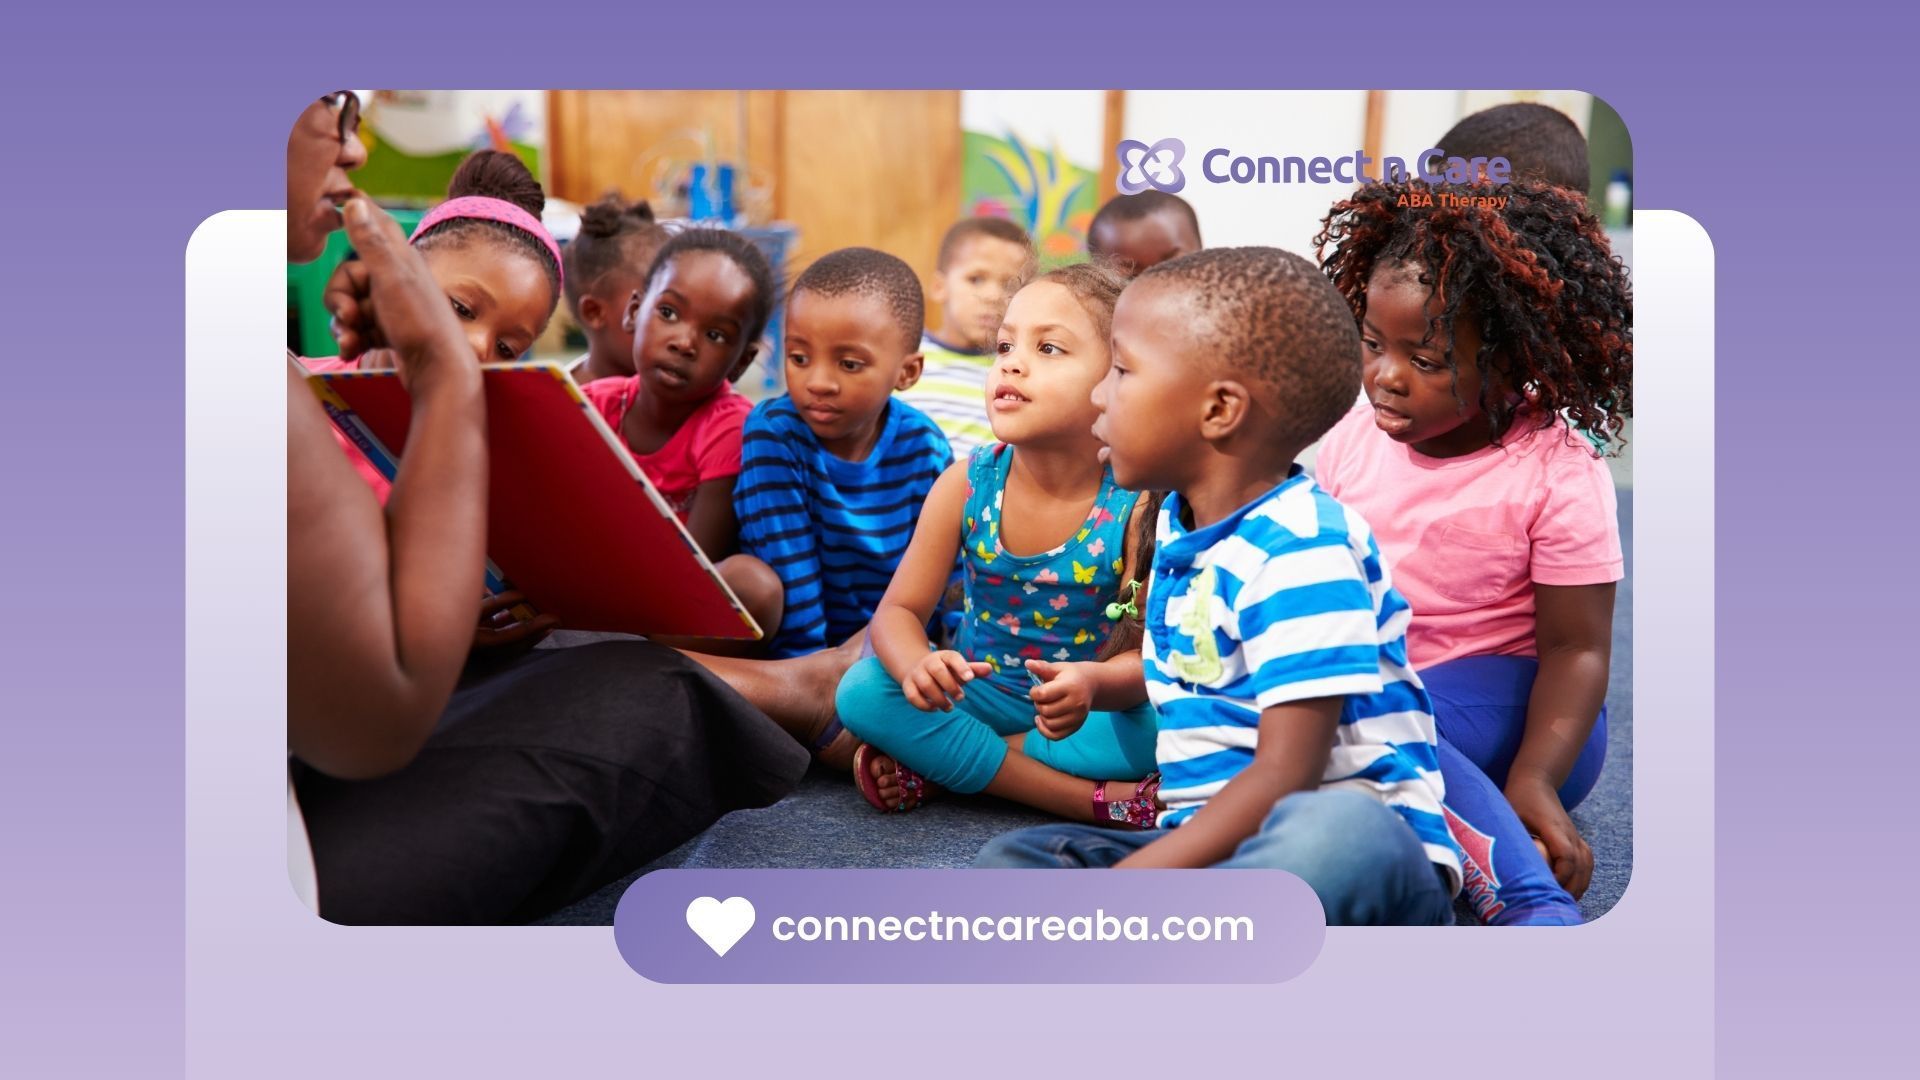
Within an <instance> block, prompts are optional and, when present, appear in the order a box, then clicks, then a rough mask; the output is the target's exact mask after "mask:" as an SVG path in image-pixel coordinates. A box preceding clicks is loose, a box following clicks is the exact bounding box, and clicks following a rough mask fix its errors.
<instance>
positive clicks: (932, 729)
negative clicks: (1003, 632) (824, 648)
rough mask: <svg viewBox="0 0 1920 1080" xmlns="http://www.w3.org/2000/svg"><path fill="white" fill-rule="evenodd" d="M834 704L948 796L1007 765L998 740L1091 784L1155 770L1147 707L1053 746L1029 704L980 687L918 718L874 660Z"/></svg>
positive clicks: (852, 727)
mask: <svg viewBox="0 0 1920 1080" xmlns="http://www.w3.org/2000/svg"><path fill="white" fill-rule="evenodd" d="M835 704H836V705H837V706H838V708H839V712H840V722H841V723H842V724H845V725H846V727H847V730H849V731H851V732H853V733H854V734H855V735H857V736H859V737H860V738H861V739H862V740H863V741H865V742H870V743H872V744H873V745H875V746H877V747H879V748H880V749H882V750H884V751H886V752H887V753H888V754H890V755H892V756H893V759H894V760H895V761H898V762H900V763H901V764H902V765H905V766H906V767H907V768H909V769H912V770H913V771H914V772H917V773H919V774H920V775H922V776H924V777H926V778H927V779H929V780H931V781H933V782H934V783H936V784H939V785H940V786H941V787H944V788H946V789H948V790H949V791H958V792H965V793H971V792H976V791H980V790H982V789H984V788H985V787H986V786H987V785H988V784H989V783H991V782H992V781H993V777H994V774H995V773H997V772H999V771H1000V764H1001V762H1003V761H1005V760H1006V759H1007V744H1006V740H1005V739H1004V738H1003V736H1007V735H1017V734H1019V733H1021V732H1023V731H1024V732H1026V733H1027V737H1026V741H1025V742H1023V743H1022V744H1021V747H1020V750H1021V753H1024V754H1025V755H1027V756H1028V757H1030V758H1032V759H1034V760H1035V761H1038V762H1040V763H1041V764H1043V765H1046V766H1048V767H1050V768H1052V769H1055V770H1057V771H1059V772H1063V773H1066V774H1068V775H1070V776H1082V777H1085V778H1087V779H1089V780H1139V779H1141V778H1143V777H1145V776H1146V775H1147V774H1148V773H1150V772H1152V771H1153V767H1154V757H1153V754H1154V741H1155V739H1156V738H1157V737H1158V728H1157V726H1156V724H1155V722H1154V713H1153V706H1151V705H1147V704H1145V703H1142V704H1140V705H1137V706H1135V707H1134V708H1131V709H1128V710H1127V711H1125V712H1101V711H1096V712H1093V713H1091V714H1089V715H1088V716H1087V722H1086V723H1084V724H1082V725H1081V726H1080V730H1078V731H1076V732H1074V733H1073V734H1072V735H1069V736H1068V737H1066V738H1064V739H1061V740H1059V741H1058V742H1056V741H1054V740H1052V739H1049V738H1047V737H1046V736H1045V735H1042V734H1040V732H1039V731H1037V730H1035V729H1034V726H1033V702H1032V701H1029V700H1028V699H1027V698H1026V697H1024V696H1022V697H1017V698H1016V697H1014V696H1013V695H1012V694H1009V693H1007V692H1006V691H1005V690H1002V689H1000V688H998V687H996V686H992V685H990V684H988V683H987V682H986V681H984V680H980V679H976V680H974V681H973V682H970V683H968V684H967V695H966V697H964V698H962V699H961V700H960V701H959V702H958V703H957V704H955V705H954V707H953V709H952V711H950V712H940V711H938V710H936V711H934V712H922V711H921V710H919V709H916V708H914V707H913V705H912V704H911V703H909V702H908V701H907V697H906V694H905V693H904V692H902V691H901V689H900V684H899V683H897V682H894V681H893V676H891V675H889V674H887V669H886V668H884V667H882V666H881V664H880V660H879V658H878V657H868V658H867V659H865V660H862V661H860V662H859V663H857V664H855V665H853V667H852V668H851V669H849V670H848V671H847V674H846V677H845V678H842V679H841V680H840V692H839V694H838V695H836V700H835Z"/></svg>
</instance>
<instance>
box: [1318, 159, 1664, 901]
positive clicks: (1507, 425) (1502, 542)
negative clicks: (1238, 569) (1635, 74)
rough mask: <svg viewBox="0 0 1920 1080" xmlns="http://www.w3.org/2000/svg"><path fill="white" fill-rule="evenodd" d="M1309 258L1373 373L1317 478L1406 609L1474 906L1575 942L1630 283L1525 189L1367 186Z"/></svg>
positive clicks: (1599, 713)
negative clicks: (1351, 520)
mask: <svg viewBox="0 0 1920 1080" xmlns="http://www.w3.org/2000/svg"><path fill="white" fill-rule="evenodd" d="M1441 193H1444V194H1445V195H1449V196H1455V197H1465V198H1466V199H1467V200H1468V201H1467V202H1466V203H1465V204H1462V203H1459V202H1453V201H1451V200H1449V199H1435V198H1433V197H1432V196H1433V195H1435V194H1441ZM1474 197H1483V198H1484V200H1485V201H1483V202H1480V203H1477V204H1476V203H1473V202H1472V201H1471V200H1472V199H1473V198H1474ZM1316 242H1317V243H1318V244H1319V245H1320V250H1321V253H1322V259H1323V262H1324V265H1325V268H1326V271H1327V274H1328V275H1329V276H1330V277H1331V278H1332V279H1333V281H1334V283H1335V284H1336V285H1337V286H1339V288H1340V291H1341V292H1342V293H1343V294H1345V295H1346V297H1347V299H1348V301H1349V302H1350V303H1351V304H1352V306H1353V310H1354V314H1355V317H1356V318H1357V319H1358V320H1359V323H1360V336H1361V341H1362V347H1363V348H1364V350H1365V360H1366V373H1365V392H1366V400H1365V401H1363V402H1361V403H1360V404H1359V405H1358V406H1357V407H1356V408H1355V409H1354V410H1353V412H1351V413H1349V414H1348V416H1347V417H1346V419H1344V420H1343V421H1341V422H1340V424H1338V425H1337V426H1335V428H1334V429H1333V430H1332V431H1331V432H1329V433H1328V435H1327V437H1326V439H1325V441H1324V442H1323V443H1322V444H1321V448H1320V453H1319V458H1318V464H1317V470H1318V474H1319V475H1318V479H1319V482H1320V484H1321V486H1322V487H1324V488H1326V489H1327V491H1329V492H1330V493H1332V494H1333V496H1334V497H1335V498H1337V499H1339V500H1341V501H1342V502H1344V503H1346V504H1347V505H1348V506H1350V507H1352V508H1354V509H1355V510H1357V511H1358V512H1359V513H1360V515H1361V516H1362V517H1364V518H1365V519H1366V520H1367V522H1368V524H1370V525H1371V526H1372V527H1373V531H1374V536H1375V538H1376V539H1377V541H1378V542H1379V544H1380V548H1381V551H1382V552H1383V553H1384V554H1385V555H1386V557H1387V559H1388V561H1389V563H1390V564H1391V565H1392V567H1393V580H1394V585H1395V586H1396V587H1398V588H1399V589H1400V591H1401V592H1402V593H1404V594H1405V596H1406V598H1407V602H1408V603H1409V604H1410V605H1412V608H1413V623H1412V625H1411V627H1410V628H1409V629H1408V631H1407V651H1408V654H1409V657H1410V659H1411V661H1412V663H1413V666H1414V667H1415V668H1416V669H1417V670H1419V672H1420V677H1421V680H1422V681H1423V682H1424V683H1425V684H1426V687H1427V691H1428V693H1429V694H1430V695H1431V696H1432V698H1433V704H1434V718H1435V721H1436V723H1437V726H1438V729H1439V735H1440V739H1439V763H1440V768H1441V772H1442V774H1443V775H1444V777H1445V779H1446V810H1447V818H1448V824H1449V825H1450V826H1451V827H1452V829H1453V833H1454V838H1455V839H1456V840H1458V841H1459V843H1460V845H1461V847H1462V848H1463V849H1465V851H1466V854H1467V859H1468V866H1467V892H1466V895H1467V896H1468V898H1469V900H1470V901H1471V902H1472V904H1473V906H1474V909H1475V911H1476V913H1477V914H1478V915H1479V916H1480V918H1481V919H1482V920H1483V921H1486V922H1489V923H1577V922H1579V921H1580V919H1581V916H1580V909H1579V907H1578V905H1577V904H1575V902H1574V900H1575V898H1577V897H1578V896H1579V895H1580V894H1581V893H1583V892H1584V891H1585V890H1586V887H1587V883H1588V881H1589V880H1590V878H1591V876H1592V872H1593V854H1592V851H1591V850H1590V849H1589V848H1588V846H1587V843H1586V841H1585V840H1584V839H1582V838H1581V836H1580V833H1579V830H1578V829H1576V828H1575V827H1574V824H1573V821H1572V819H1571V818H1570V817H1569V816H1568V814H1567V811H1568V810H1570V809H1571V808H1572V807H1573V806H1575V805H1576V804H1578V803H1579V801H1580V800H1581V799H1583V798H1585V797H1586V794H1587V792H1588V791H1590V790H1591V789H1592V787H1593V784H1594V781H1595V780H1597V779H1598V777H1599V774H1600V767H1601V764H1602V762H1603V760H1604V758H1605V756H1606V719H1605V717H1606V708H1605V701H1606V693H1607V676H1608V668H1609V665H1610V662H1611V646H1612V633H1613V602H1614V589H1615V583H1616V582H1618V581H1619V580H1620V578H1621V577H1622V576H1624V570H1625V564H1624V560H1623V558H1622V552H1621V545H1620V533H1619V526H1618V523H1617V520H1616V516H1615V509H1616V508H1615V497H1614V490H1613V483H1612V479H1611V477H1610V476H1609V474H1608V472H1607V468H1606V463H1605V462H1604V461H1602V460H1601V459H1600V449H1602V448H1605V447H1607V446H1608V445H1609V444H1618V442H1619V440H1620V433H1621V429H1622V427H1623V426H1624V424H1625V422H1626V419H1627V417H1628V416H1629V415H1630V414H1631V409H1632V393H1633V376H1632V373H1633V332H1632V327H1631V320H1632V304H1633V301H1632V292H1631V289H1630V288H1629V286H1628V283H1627V274H1626V270H1625V268H1624V267H1623V266H1622V265H1621V263H1620V261H1619V260H1617V259H1615V258H1614V257H1613V253H1612V250H1611V248H1610V246H1609V244H1608V242H1607V239H1606V236H1605V234H1604V233H1602V232H1601V230H1600V226H1599V223H1598V222H1597V221H1596V220H1595V219H1594V218H1593V216H1592V215H1590V214H1588V213H1587V210H1586V203H1585V200H1583V199H1581V198H1579V197H1578V196H1577V195H1574V194H1572V193H1570V192H1568V191H1567V190H1565V189H1563V188H1557V187H1553V186H1551V185H1547V184H1545V183H1542V182H1539V181H1533V180H1521V181H1516V182H1514V183H1512V184H1507V185H1498V186H1496V185H1491V184H1476V185H1471V186H1458V187H1448V188H1446V189H1443V192H1442V191H1436V190H1435V189H1430V188H1428V187H1427V186H1426V185H1424V184H1420V183H1407V184H1394V183H1382V184H1370V185H1367V186H1364V187H1362V188H1361V189H1360V191H1359V192H1357V193H1356V194H1355V195H1354V196H1353V197H1352V198H1350V199H1348V200H1346V201H1344V202H1341V203H1339V204H1337V205H1336V206H1335V207H1334V208H1333V211H1332V212H1331V213H1330V214H1329V215H1328V217H1327V219H1326V223H1325V227H1324V228H1323V230H1322V231H1321V233H1320V235H1319V236H1318V237H1317V238H1316ZM1329 244H1332V245H1333V250H1332V252H1331V254H1328V253H1327V246H1328V245H1329Z"/></svg>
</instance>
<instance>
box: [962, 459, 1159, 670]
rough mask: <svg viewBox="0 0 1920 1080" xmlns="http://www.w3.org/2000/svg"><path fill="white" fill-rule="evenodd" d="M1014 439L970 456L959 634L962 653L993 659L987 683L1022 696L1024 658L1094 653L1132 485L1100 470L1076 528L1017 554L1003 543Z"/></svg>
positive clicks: (1122, 557)
mask: <svg viewBox="0 0 1920 1080" xmlns="http://www.w3.org/2000/svg"><path fill="white" fill-rule="evenodd" d="M1013 453H1014V451H1013V447H1011V446H1008V445H1007V444H1005V443H994V444H992V445H989V446H982V447H979V448H978V449H976V450H974V451H973V453H972V455H971V456H970V457H969V458H968V459H967V503H966V508H965V510H964V512H963V514H962V517H961V522H960V527H961V534H960V540H961V550H962V554H963V558H962V560H961V561H962V563H963V565H964V566H965V574H966V578H965V581H966V609H965V616H964V618H963V619H962V620H961V623H960V633H959V638H958V641H957V643H956V644H957V645H958V649H959V652H960V654H961V655H963V656H965V657H966V658H967V659H969V660H973V661H977V662H985V663H987V664H991V665H992V666H993V674H992V675H991V676H989V677H988V681H989V682H990V683H992V684H993V685H995V686H997V687H999V688H1000V689H1002V690H1006V691H1008V692H1009V693H1013V694H1016V695H1018V696H1020V697H1025V696H1026V695H1027V689H1028V687H1030V686H1031V685H1032V683H1031V682H1030V681H1029V680H1028V678H1027V671H1026V661H1027V660H1028V659H1034V660H1050V661H1055V662H1065V661H1075V660H1091V659H1093V657H1094V654H1095V653H1096V652H1098V651H1099V649H1100V646H1101V645H1102V644H1103V643H1105V641H1106V640H1107V636H1108V635H1109V634H1111V633H1112V632H1113V629H1114V626H1115V624H1114V623H1113V622H1112V621H1111V620H1109V619H1108V618H1107V616H1106V607H1107V604H1108V602H1109V601H1111V600H1113V599H1115V597H1116V596H1117V595H1118V594H1119V592H1120V584H1121V582H1120V573H1121V571H1122V570H1124V569H1125V568H1126V532H1127V521H1128V519H1129V518H1130V517H1131V516H1132V514H1133V504H1134V500H1135V499H1137V498H1139V493H1138V492H1133V491H1127V490H1126V489H1124V488H1122V487H1120V486H1118V485H1116V484H1115V483H1114V482H1113V470H1112V469H1108V470H1107V471H1106V474H1105V475H1104V476H1102V477H1101V478H1100V494H1099V495H1097V496H1096V497H1095V498H1094V500H1093V510H1092V512H1091V513H1089V514H1088V515H1087V520H1086V522H1085V523H1084V524H1083V525H1082V526H1081V527H1080V530H1079V531H1078V532H1076V533H1074V534H1073V535H1072V536H1070V537H1068V538H1067V542H1066V543H1064V544H1062V545H1060V546H1059V547H1057V548H1054V549H1053V550H1052V551H1048V552H1045V553H1043V554H1039V555H1014V554H1012V553H1011V552H1009V551H1007V549H1006V548H1004V547H1002V546H1001V544H1000V517H1001V513H1000V504H1001V500H1002V499H1003V498H1004V497H1005V495H1006V490H1007V470H1008V469H1010V468H1011V467H1012V466H1013Z"/></svg>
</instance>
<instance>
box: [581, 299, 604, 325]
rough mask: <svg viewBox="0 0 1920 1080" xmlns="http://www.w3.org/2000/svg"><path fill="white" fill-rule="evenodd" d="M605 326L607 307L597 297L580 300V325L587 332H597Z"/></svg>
mask: <svg viewBox="0 0 1920 1080" xmlns="http://www.w3.org/2000/svg"><path fill="white" fill-rule="evenodd" d="M606 324H607V305H605V304H603V303H601V302H600V298H599V297H597V296H583V297H581V298H580V325H581V326H584V327H586V328H587V329H589V330H598V329H600V328H602V327H604V326H605V325H606Z"/></svg>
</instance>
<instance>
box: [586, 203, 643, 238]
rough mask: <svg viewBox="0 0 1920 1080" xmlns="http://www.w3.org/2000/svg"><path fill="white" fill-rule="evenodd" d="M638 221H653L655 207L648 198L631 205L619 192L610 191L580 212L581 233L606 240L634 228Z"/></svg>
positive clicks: (641, 222)
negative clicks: (648, 203)
mask: <svg viewBox="0 0 1920 1080" xmlns="http://www.w3.org/2000/svg"><path fill="white" fill-rule="evenodd" d="M636 222H638V223H640V224H646V225H651V224H652V223H653V207H651V206H649V205H647V200H645V199H641V200H640V201H639V202H636V203H633V204H631V205H629V204H628V203H627V201H626V200H625V199H623V198H621V197H620V194H619V193H618V192H609V193H607V194H606V195H604V196H602V197H601V199H600V201H599V202H596V203H594V204H593V205H591V206H589V207H587V208H586V209H585V210H582V211H581V212H580V235H581V236H591V237H593V238H594V239H596V240H605V239H608V238H610V237H615V236H619V235H620V234H621V233H622V232H625V231H626V230H628V229H631V228H633V227H634V224H635V223H636Z"/></svg>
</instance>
